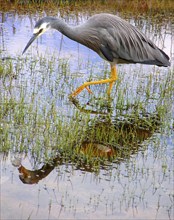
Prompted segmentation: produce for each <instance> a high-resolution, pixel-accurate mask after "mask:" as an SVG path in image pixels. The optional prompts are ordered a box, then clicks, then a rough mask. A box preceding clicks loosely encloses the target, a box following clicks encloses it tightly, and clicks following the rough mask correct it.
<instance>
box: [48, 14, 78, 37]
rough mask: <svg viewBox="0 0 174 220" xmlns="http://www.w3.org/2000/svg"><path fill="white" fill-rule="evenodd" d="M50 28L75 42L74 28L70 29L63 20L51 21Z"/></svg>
mask: <svg viewBox="0 0 174 220" xmlns="http://www.w3.org/2000/svg"><path fill="white" fill-rule="evenodd" d="M52 28H53V29H56V30H58V31H60V32H61V33H62V34H64V35H65V36H67V37H69V38H70V39H72V40H77V38H78V36H77V34H76V31H75V28H74V27H71V26H70V25H68V24H67V23H65V22H64V21H63V20H60V19H58V18H55V20H54V21H53V23H52Z"/></svg>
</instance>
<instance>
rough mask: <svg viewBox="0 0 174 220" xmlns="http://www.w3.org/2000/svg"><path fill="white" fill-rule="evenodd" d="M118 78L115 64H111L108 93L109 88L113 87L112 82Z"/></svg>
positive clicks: (109, 91)
mask: <svg viewBox="0 0 174 220" xmlns="http://www.w3.org/2000/svg"><path fill="white" fill-rule="evenodd" d="M117 79H118V75H117V70H116V66H112V67H111V78H110V80H111V82H110V83H109V88H108V91H107V93H108V95H110V94H111V90H112V87H113V84H114V82H115V81H116V80H117Z"/></svg>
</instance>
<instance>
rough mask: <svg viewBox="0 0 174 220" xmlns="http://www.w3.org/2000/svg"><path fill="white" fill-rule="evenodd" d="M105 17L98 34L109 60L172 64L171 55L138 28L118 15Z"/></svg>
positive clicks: (105, 55) (103, 51)
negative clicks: (170, 61)
mask: <svg viewBox="0 0 174 220" xmlns="http://www.w3.org/2000/svg"><path fill="white" fill-rule="evenodd" d="M104 15H105V14H104ZM104 17H105V18H104V19H103V20H101V21H100V24H98V25H99V26H100V28H98V30H99V33H98V36H99V38H100V42H101V44H100V51H101V52H102V55H103V56H104V57H105V58H106V59H107V60H108V61H110V62H113V61H114V60H116V61H117V62H120V61H121V62H130V63H144V64H154V65H159V66H169V65H170V63H169V57H168V56H167V55H166V54H165V53H164V52H163V51H162V50H160V49H159V48H158V47H157V46H156V45H155V44H154V43H153V42H152V41H151V40H150V39H148V38H147V37H146V36H145V35H144V34H143V33H141V32H140V31H139V30H138V29H137V28H135V27H134V26H132V25H131V24H129V23H128V22H126V21H124V20H123V19H121V18H119V17H117V16H112V15H111V16H109V17H108V16H104ZM102 22H103V23H102Z"/></svg>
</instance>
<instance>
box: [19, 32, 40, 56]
mask: <svg viewBox="0 0 174 220" xmlns="http://www.w3.org/2000/svg"><path fill="white" fill-rule="evenodd" d="M38 35H39V34H38V33H37V34H33V36H32V37H31V39H30V40H29V41H28V44H27V45H26V47H25V49H24V50H23V52H22V54H24V53H25V51H26V50H27V49H28V48H29V46H30V45H31V44H32V43H33V41H34V40H35V39H36V38H37V37H38Z"/></svg>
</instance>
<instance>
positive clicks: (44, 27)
mask: <svg viewBox="0 0 174 220" xmlns="http://www.w3.org/2000/svg"><path fill="white" fill-rule="evenodd" d="M49 29H50V25H49V23H46V22H45V23H42V24H41V25H40V26H39V27H35V28H34V30H33V34H37V36H38V37H39V36H40V35H42V34H43V33H45V32H46V31H48V30H49Z"/></svg>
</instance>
